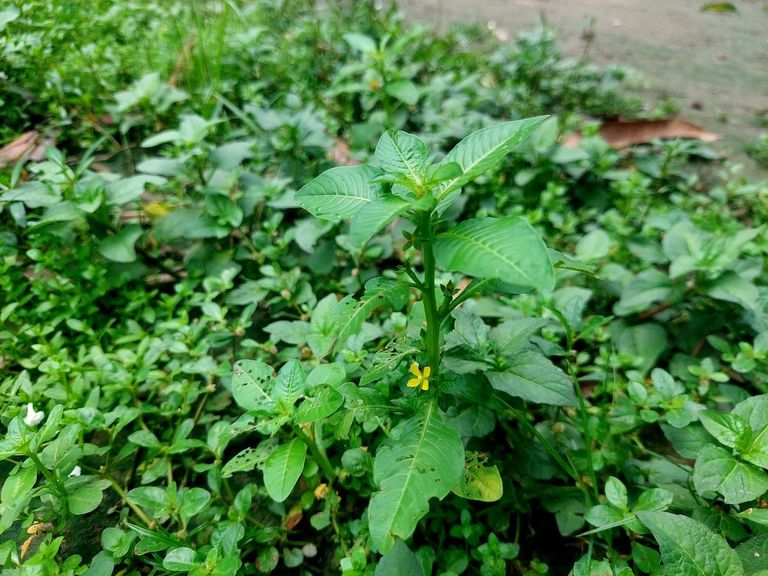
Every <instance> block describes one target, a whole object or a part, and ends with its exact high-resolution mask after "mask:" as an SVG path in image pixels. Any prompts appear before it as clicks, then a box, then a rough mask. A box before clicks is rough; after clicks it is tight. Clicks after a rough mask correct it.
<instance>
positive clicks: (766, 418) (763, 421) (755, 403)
mask: <svg viewBox="0 0 768 576" xmlns="http://www.w3.org/2000/svg"><path fill="white" fill-rule="evenodd" d="M731 414H732V415H733V416H735V417H738V418H741V419H743V420H745V421H746V422H747V424H748V425H749V427H750V429H751V430H752V438H751V442H750V443H749V445H748V446H746V447H744V449H743V451H742V454H741V457H742V458H743V459H744V460H747V461H748V462H752V464H757V465H758V466H760V467H761V468H766V469H768V394H760V395H758V396H752V397H751V398H747V399H746V400H744V401H743V402H739V403H738V404H737V405H736V407H735V408H734V409H733V410H732V411H731Z"/></svg>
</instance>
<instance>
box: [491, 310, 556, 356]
mask: <svg viewBox="0 0 768 576" xmlns="http://www.w3.org/2000/svg"><path fill="white" fill-rule="evenodd" d="M546 324H547V321H546V320H542V319H541V318H519V319H516V320H508V321H506V322H503V323H502V324H499V325H498V326H495V327H494V328H491V333H490V335H491V340H492V341H493V343H494V344H495V345H496V350H497V351H498V352H499V353H501V354H504V355H505V356H511V355H513V354H517V353H518V352H519V351H520V350H522V349H523V347H524V346H526V345H527V344H528V341H529V340H530V338H531V336H533V334H534V333H535V332H536V331H537V330H539V328H541V327H542V326H545V325H546Z"/></svg>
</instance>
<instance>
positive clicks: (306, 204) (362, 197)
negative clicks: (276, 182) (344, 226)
mask: <svg viewBox="0 0 768 576" xmlns="http://www.w3.org/2000/svg"><path fill="white" fill-rule="evenodd" d="M376 174H378V171H377V170H375V169H374V168H372V167H370V166H340V167H338V168H331V169H330V170H326V171H325V172H323V173H322V174H320V176H318V177H317V178H315V179H314V180H312V181H311V182H309V183H308V184H306V185H305V186H304V187H303V188H301V190H299V191H298V192H296V202H297V203H298V205H299V206H301V207H302V208H304V209H305V210H306V211H308V212H310V213H312V214H313V215H315V216H316V217H318V218H324V219H325V220H330V221H332V222H338V221H339V220H343V219H345V218H351V217H352V216H354V215H355V214H357V212H358V211H359V210H360V209H361V208H362V207H363V206H366V205H368V204H369V203H371V202H373V201H374V200H375V199H376V198H378V197H379V196H380V195H381V185H379V184H374V183H372V182H371V179H372V178H373V177H374V176H376Z"/></svg>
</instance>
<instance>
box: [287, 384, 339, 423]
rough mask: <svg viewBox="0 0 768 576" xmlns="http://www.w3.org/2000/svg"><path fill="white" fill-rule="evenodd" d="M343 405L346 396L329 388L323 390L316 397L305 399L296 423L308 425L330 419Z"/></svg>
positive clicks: (295, 419) (297, 414)
mask: <svg viewBox="0 0 768 576" xmlns="http://www.w3.org/2000/svg"><path fill="white" fill-rule="evenodd" d="M342 404H344V396H342V395H341V394H340V393H339V392H336V390H334V389H333V388H329V387H328V388H321V389H320V391H319V392H318V393H317V394H316V395H314V396H309V397H307V398H305V399H304V401H303V402H302V403H301V404H300V405H299V408H298V409H297V410H296V416H295V417H294V422H295V423H296V424H306V423H308V422H316V421H317V420H322V419H323V418H328V416H330V415H331V414H333V413H334V412H336V411H337V410H338V409H339V408H341V406H342Z"/></svg>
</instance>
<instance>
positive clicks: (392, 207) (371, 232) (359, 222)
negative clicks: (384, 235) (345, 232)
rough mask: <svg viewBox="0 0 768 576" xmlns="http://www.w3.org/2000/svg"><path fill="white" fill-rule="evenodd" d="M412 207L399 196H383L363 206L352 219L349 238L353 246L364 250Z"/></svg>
mask: <svg viewBox="0 0 768 576" xmlns="http://www.w3.org/2000/svg"><path fill="white" fill-rule="evenodd" d="M409 206H410V203H409V202H406V201H405V200H403V199H402V198H398V197H397V196H382V197H381V198H377V199H376V200H374V201H373V202H371V203H370V204H368V205H366V206H363V207H362V208H361V209H360V211H359V212H357V214H355V215H354V216H353V217H352V223H351V225H350V227H349V238H350V241H351V242H352V244H354V245H355V246H358V247H360V248H362V247H363V246H364V245H365V244H366V243H367V242H368V241H369V240H370V239H371V238H373V237H374V236H375V235H376V234H377V233H378V232H379V231H380V230H381V229H382V228H384V227H385V226H386V225H387V224H389V223H390V222H392V220H394V219H395V218H397V217H398V216H400V215H401V214H402V213H403V212H405V211H406V210H407V209H408V207H409Z"/></svg>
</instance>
